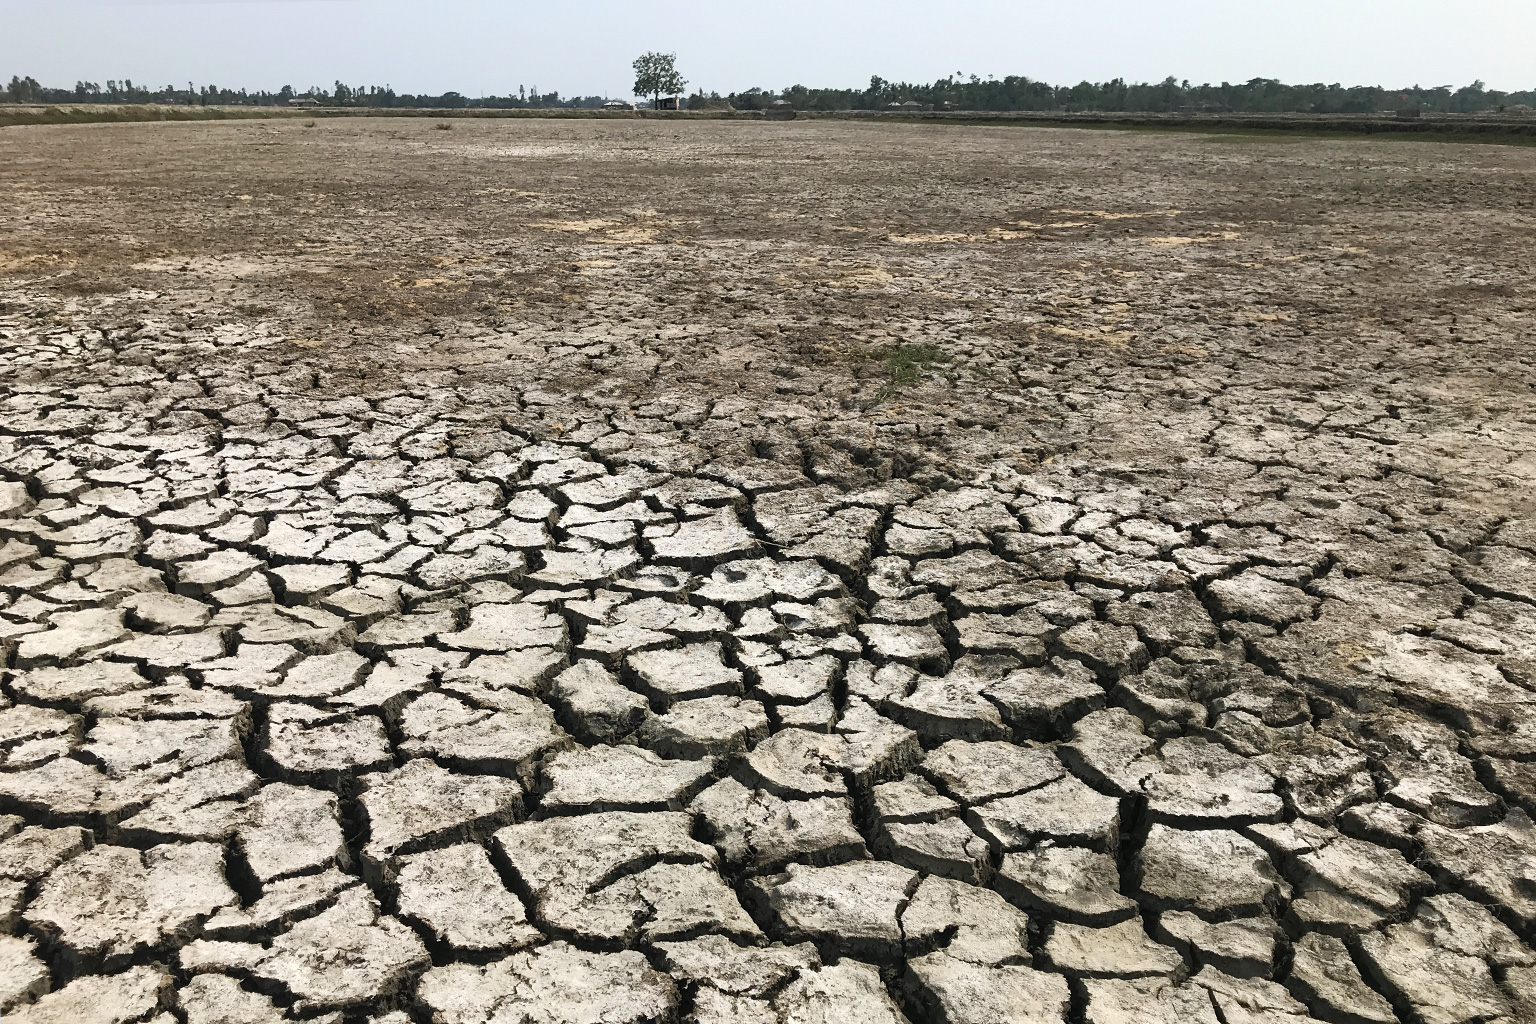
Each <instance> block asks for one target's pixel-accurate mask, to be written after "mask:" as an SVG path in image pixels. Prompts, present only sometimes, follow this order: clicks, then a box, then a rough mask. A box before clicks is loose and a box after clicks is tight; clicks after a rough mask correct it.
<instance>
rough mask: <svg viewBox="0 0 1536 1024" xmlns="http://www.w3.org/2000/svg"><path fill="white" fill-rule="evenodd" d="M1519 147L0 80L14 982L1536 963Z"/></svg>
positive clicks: (1136, 1015)
mask: <svg viewBox="0 0 1536 1024" xmlns="http://www.w3.org/2000/svg"><path fill="white" fill-rule="evenodd" d="M1533 155H1536V154H1533V151H1532V150H1530V149H1522V148H1512V147H1497V146H1462V145H1451V144H1437V143H1416V142H1415V143H1409V142H1386V141H1375V142H1373V141H1359V140H1326V139H1304V138H1294V139H1278V140H1277V139H1274V138H1265V139H1255V138H1251V137H1245V136H1240V135H1228V136H1220V135H1180V134H1169V133H1156V134H1154V133H1126V132H1100V131H1084V130H1068V129H1045V128H981V127H952V126H950V127H939V126H927V127H924V126H912V125H858V124H851V123H832V122H822V123H809V124H807V123H804V122H789V123H762V124H737V123H697V124H688V123H670V122H577V121H532V120H506V121H471V120H459V121H452V122H433V121H430V120H420V119H411V120H399V121H392V120H386V119H377V120H366V121H364V120H357V121H321V122H319V123H318V124H315V125H308V124H306V123H305V122H304V121H301V120H288V121H273V122H222V123H211V122H204V123H167V124H136V125H95V126H68V127H17V128H7V129H0V689H3V694H0V920H3V922H4V928H3V929H0V1012H3V1013H4V1015H5V1017H6V1020H7V1022H11V1021H16V1022H24V1024H42V1022H47V1024H55V1022H57V1024H130V1022H153V1024H265V1022H269V1021H278V1020H300V1019H303V1020H320V1021H327V1022H335V1024H342V1022H345V1024H361V1022H364V1021H370V1022H380V1024H383V1022H389V1024H407V1022H409V1021H415V1022H417V1024H428V1022H433V1024H478V1022H482V1021H496V1022H499V1024H534V1022H538V1024H556V1022H598V1021H601V1022H605V1024H639V1022H687V1021H691V1022H698V1024H717V1022H743V1024H746V1022H753V1024H756V1022H768V1024H791V1022H797V1024H798V1022H837V1024H892V1022H900V1021H904V1020H905V1021H912V1022H949V1024H1002V1022H1007V1024H1013V1022H1025V1024H1049V1022H1058V1021H1069V1022H1074V1024H1260V1022H1263V1024H1274V1022H1280V1024H1301V1022H1302V1021H1306V1020H1309V1019H1316V1020H1320V1021H1326V1022H1332V1024H1392V1022H1400V1024H1484V1022H1494V1021H1498V1022H1508V1024H1514V1022H1518V1021H1530V1020H1533V1019H1536V952H1533V945H1532V943H1533V940H1536V826H1533V824H1532V820H1531V818H1530V817H1528V816H1527V815H1528V812H1529V813H1536V516H1533V514H1532V511H1531V509H1532V501H1533V490H1532V488H1533V484H1536V455H1533V453H1536V395H1533V391H1532V385H1533V381H1536V366H1533V362H1532V354H1533V346H1532V335H1533V328H1536V317H1533V314H1532V306H1531V302H1532V296H1533V285H1532V271H1533V269H1536V248H1533V245H1532V241H1533V226H1536V206H1533V202H1536V199H1533V197H1536V160H1533Z"/></svg>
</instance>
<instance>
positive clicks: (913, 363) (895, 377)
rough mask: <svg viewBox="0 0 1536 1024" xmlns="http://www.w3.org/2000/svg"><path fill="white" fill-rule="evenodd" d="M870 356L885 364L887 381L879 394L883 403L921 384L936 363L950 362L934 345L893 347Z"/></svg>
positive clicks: (877, 351)
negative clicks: (906, 388)
mask: <svg viewBox="0 0 1536 1024" xmlns="http://www.w3.org/2000/svg"><path fill="white" fill-rule="evenodd" d="M870 354H871V355H874V356H878V357H880V358H881V359H882V360H883V361H884V362H885V372H886V375H887V380H886V383H885V386H884V387H882V388H881V389H880V393H879V400H880V401H882V402H883V401H885V400H886V399H887V398H889V397H891V396H892V395H894V394H895V393H896V392H898V391H900V390H901V389H902V388H903V387H906V386H907V385H909V384H916V383H918V382H920V381H921V380H922V379H923V374H924V372H925V371H926V370H927V369H928V368H929V367H930V366H931V365H933V364H934V363H944V362H948V361H949V356H947V355H945V354H944V353H943V352H942V351H940V350H939V349H937V348H935V347H934V346H932V345H893V346H891V347H889V348H885V349H879V350H876V351H875V352H872V353H870Z"/></svg>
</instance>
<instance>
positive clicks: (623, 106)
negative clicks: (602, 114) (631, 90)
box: [603, 100, 635, 110]
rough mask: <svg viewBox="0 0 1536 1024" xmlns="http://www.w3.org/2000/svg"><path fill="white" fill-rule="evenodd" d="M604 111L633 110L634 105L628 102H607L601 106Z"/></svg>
mask: <svg viewBox="0 0 1536 1024" xmlns="http://www.w3.org/2000/svg"><path fill="white" fill-rule="evenodd" d="M603 109H604V110H634V109H635V105H634V104H633V103H631V102H629V100H609V101H608V102H607V103H604V104H603Z"/></svg>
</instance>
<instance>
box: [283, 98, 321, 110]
mask: <svg viewBox="0 0 1536 1024" xmlns="http://www.w3.org/2000/svg"><path fill="white" fill-rule="evenodd" d="M288 105H289V106H290V107H318V106H319V105H320V101H319V100H317V99H315V98H314V97H313V96H295V97H293V98H292V99H291V100H289V101H288Z"/></svg>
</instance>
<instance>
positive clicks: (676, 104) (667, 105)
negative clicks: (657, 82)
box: [656, 96, 683, 110]
mask: <svg viewBox="0 0 1536 1024" xmlns="http://www.w3.org/2000/svg"><path fill="white" fill-rule="evenodd" d="M656 109H657V110H681V109H683V106H682V101H681V100H680V99H679V98H678V97H676V96H663V97H661V98H660V99H659V100H657V101H656Z"/></svg>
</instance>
